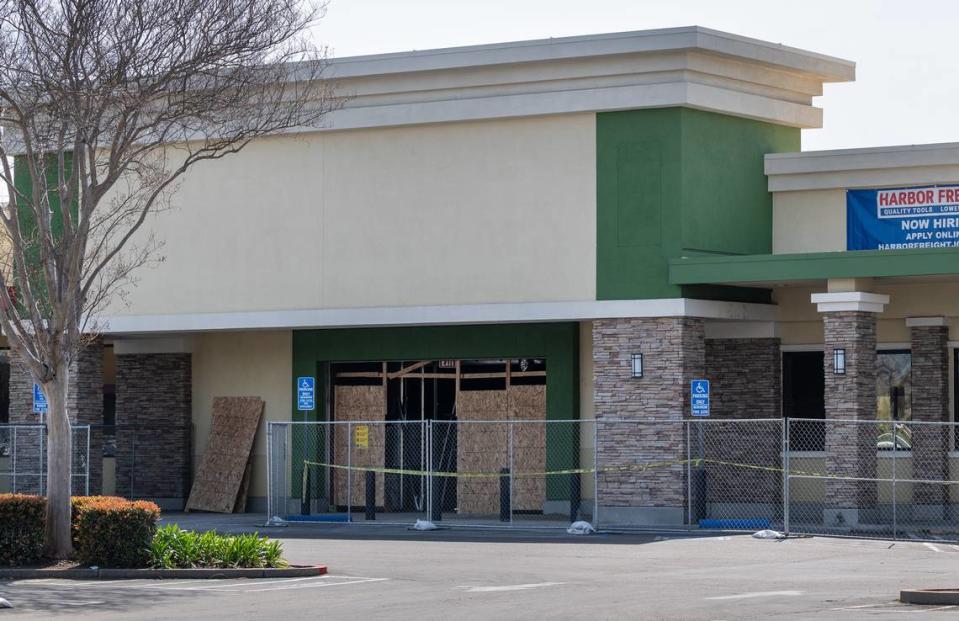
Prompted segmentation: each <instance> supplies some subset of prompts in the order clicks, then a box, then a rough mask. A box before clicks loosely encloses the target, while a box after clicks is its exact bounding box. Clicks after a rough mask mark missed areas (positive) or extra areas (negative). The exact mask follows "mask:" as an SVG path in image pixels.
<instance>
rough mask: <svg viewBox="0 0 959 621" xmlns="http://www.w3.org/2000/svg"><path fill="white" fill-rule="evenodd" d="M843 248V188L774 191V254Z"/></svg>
mask: <svg viewBox="0 0 959 621" xmlns="http://www.w3.org/2000/svg"><path fill="white" fill-rule="evenodd" d="M845 249H846V191H845V190H844V189H830V190H808V191H799V192H775V193H773V254H790V253H801V252H836V251H843V250H845Z"/></svg>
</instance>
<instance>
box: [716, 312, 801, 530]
mask: <svg viewBox="0 0 959 621" xmlns="http://www.w3.org/2000/svg"><path fill="white" fill-rule="evenodd" d="M770 331H771V330H770ZM706 378H707V379H709V382H710V393H711V394H710V398H711V399H710V400H711V403H710V422H709V423H708V424H706V425H704V431H705V439H704V448H705V450H706V453H707V454H706V455H705V457H707V458H709V459H713V460H716V461H721V462H727V463H736V464H748V465H751V466H757V468H735V467H728V466H724V465H716V464H713V465H708V466H707V473H706V480H707V486H706V500H707V502H709V503H711V506H712V507H713V509H714V511H715V512H716V514H717V515H720V516H729V517H751V516H756V515H775V514H776V513H777V512H778V511H780V507H781V501H782V496H781V492H782V476H781V475H780V474H779V473H778V472H777V470H776V469H778V468H781V467H782V458H781V455H782V424H783V423H782V352H781V347H780V340H779V339H778V338H774V337H761V338H707V339H706ZM744 419H772V420H764V421H756V422H752V423H730V424H722V423H721V422H720V421H724V420H727V421H735V420H744ZM763 468H766V469H763Z"/></svg>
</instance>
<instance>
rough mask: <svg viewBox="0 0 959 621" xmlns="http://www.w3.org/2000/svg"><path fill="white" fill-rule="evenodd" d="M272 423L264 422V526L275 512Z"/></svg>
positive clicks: (268, 523)
mask: <svg viewBox="0 0 959 621" xmlns="http://www.w3.org/2000/svg"><path fill="white" fill-rule="evenodd" d="M274 467H275V464H274V463H273V423H272V422H271V421H266V525H267V526H269V525H270V522H271V521H272V520H273V516H274V515H276V512H275V511H274V510H273V469H274Z"/></svg>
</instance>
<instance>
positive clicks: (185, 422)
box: [115, 349, 192, 510]
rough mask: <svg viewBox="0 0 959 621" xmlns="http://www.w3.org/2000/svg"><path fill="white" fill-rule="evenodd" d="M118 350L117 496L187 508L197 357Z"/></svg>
mask: <svg viewBox="0 0 959 621" xmlns="http://www.w3.org/2000/svg"><path fill="white" fill-rule="evenodd" d="M115 351H116V352H117V354H116V365H117V379H116V391H117V392H116V395H117V413H116V416H117V452H116V459H117V462H116V463H117V475H116V476H117V493H118V494H120V495H122V496H127V497H131V498H146V499H150V500H154V501H155V502H157V503H158V504H160V506H161V507H162V508H164V509H168V510H178V509H182V507H183V505H184V504H185V502H186V497H187V496H188V495H189V493H190V480H191V478H192V477H191V463H192V461H191V438H192V429H191V422H192V354H189V353H121V351H122V350H120V349H115Z"/></svg>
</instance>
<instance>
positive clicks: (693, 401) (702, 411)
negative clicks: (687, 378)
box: [689, 379, 709, 416]
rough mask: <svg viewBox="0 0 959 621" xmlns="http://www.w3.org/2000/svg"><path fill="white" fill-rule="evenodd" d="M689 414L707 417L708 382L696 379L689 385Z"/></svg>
mask: <svg viewBox="0 0 959 621" xmlns="http://www.w3.org/2000/svg"><path fill="white" fill-rule="evenodd" d="M689 405H690V410H691V412H690V414H692V415H693V416H709V380H705V379H697V380H693V381H692V382H690V385H689Z"/></svg>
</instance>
